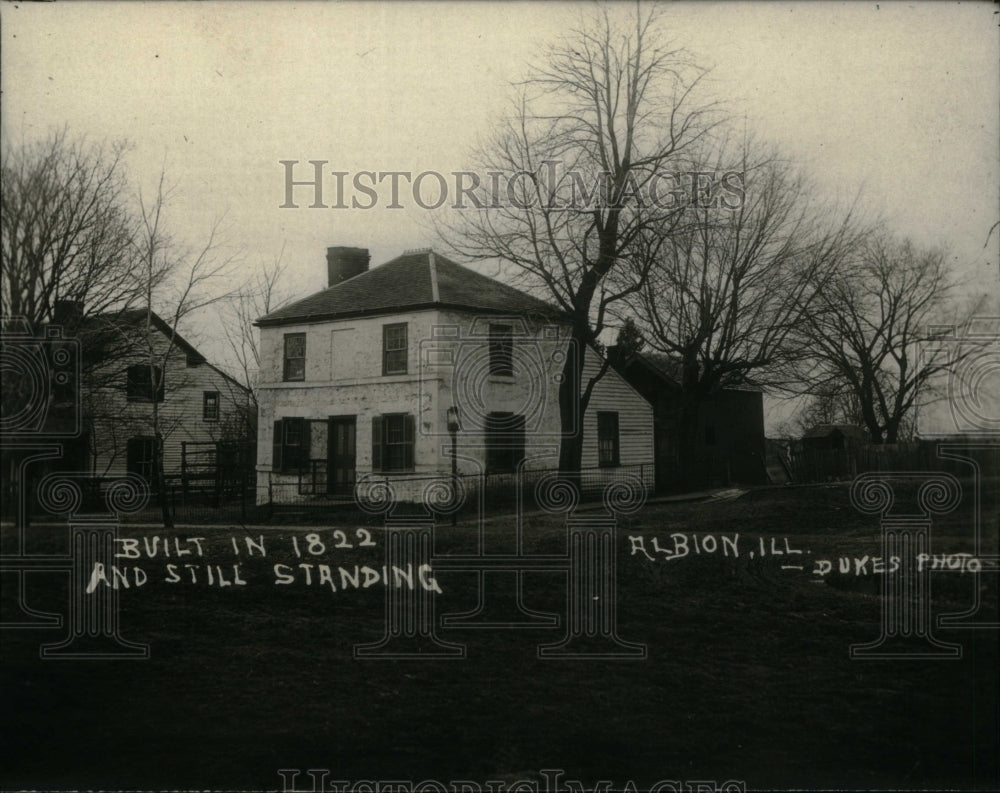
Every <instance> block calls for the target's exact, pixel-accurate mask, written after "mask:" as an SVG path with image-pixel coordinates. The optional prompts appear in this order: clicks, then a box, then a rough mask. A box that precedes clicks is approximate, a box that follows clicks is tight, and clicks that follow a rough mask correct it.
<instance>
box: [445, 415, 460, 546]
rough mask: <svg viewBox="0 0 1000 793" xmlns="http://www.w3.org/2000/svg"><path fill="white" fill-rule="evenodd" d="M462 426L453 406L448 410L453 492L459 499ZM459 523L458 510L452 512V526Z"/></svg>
mask: <svg viewBox="0 0 1000 793" xmlns="http://www.w3.org/2000/svg"><path fill="white" fill-rule="evenodd" d="M460 427H461V424H460V423H459V420H458V408H457V407H455V406H454V405H452V406H451V407H450V408H448V432H449V433H451V492H452V494H453V497H454V498H455V499H456V500H457V499H458V451H457V447H458V430H459V429H460ZM457 523H458V510H452V513H451V525H452V526H455V525H457Z"/></svg>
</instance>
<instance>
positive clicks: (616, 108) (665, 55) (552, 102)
mask: <svg viewBox="0 0 1000 793" xmlns="http://www.w3.org/2000/svg"><path fill="white" fill-rule="evenodd" d="M614 13H615V14H616V15H617V13H618V9H614ZM624 16H625V15H624V14H623V17H624ZM627 17H628V19H627V21H625V22H624V23H621V24H619V22H618V21H616V19H617V17H616V18H615V19H613V18H612V13H611V12H609V11H608V10H607V9H606V8H605V10H604V11H603V13H602V14H599V15H597V16H596V17H595V18H594V19H592V20H591V21H590V22H589V23H588V24H585V25H584V26H582V27H580V28H578V29H575V30H573V31H571V32H570V33H569V34H568V36H567V37H566V38H565V40H564V41H562V42H561V43H558V44H556V45H554V46H553V47H552V48H551V49H550V51H549V53H548V56H547V58H546V59H545V62H544V63H543V64H542V65H541V66H539V67H537V68H535V69H534V70H533V72H532V74H531V76H530V77H529V79H527V80H526V81H525V82H524V83H522V84H521V86H520V88H521V93H520V97H519V102H518V104H517V108H516V112H515V114H514V117H513V118H511V119H508V120H507V121H506V122H505V123H503V124H502V125H501V127H500V129H499V130H498V132H497V133H496V135H495V136H494V138H493V140H492V141H491V142H490V143H488V144H487V145H485V146H484V147H482V148H481V151H480V152H479V154H478V159H479V162H478V163H477V170H478V171H479V172H490V173H495V174H500V175H503V176H505V177H506V178H507V180H508V181H507V182H506V184H507V192H506V195H494V196H492V197H490V198H488V200H487V203H486V204H485V205H484V206H481V207H479V208H477V209H475V210H471V211H467V212H455V213H452V214H451V218H450V220H449V222H450V223H451V224H452V225H451V226H450V227H449V228H447V229H445V230H444V231H443V232H442V234H443V236H444V237H445V240H446V241H447V242H448V244H449V245H450V246H451V247H452V248H453V249H454V250H455V251H456V252H458V253H459V254H461V255H463V256H466V257H469V258H472V259H496V258H499V259H501V260H503V261H505V262H507V263H509V264H510V265H511V266H512V267H513V270H514V278H515V280H516V281H518V282H519V283H520V284H521V285H522V286H525V287H526V288H528V289H529V290H531V291H534V292H536V293H537V294H540V295H542V296H544V297H546V298H547V299H549V300H550V301H551V302H553V303H555V305H556V306H558V308H559V309H561V311H562V312H564V314H565V315H566V316H567V317H568V318H569V320H570V323H571V328H570V337H571V345H572V346H573V348H575V349H576V350H577V351H578V352H579V355H572V354H571V355H568V356H567V357H566V362H565V365H564V368H563V372H562V379H561V381H560V387H559V408H560V416H561V429H562V443H561V445H560V454H559V466H560V469H561V470H563V471H566V472H574V471H578V470H579V469H580V464H581V456H582V425H581V423H580V422H579V421H577V417H579V416H582V415H583V413H584V412H585V410H586V408H587V404H588V402H589V399H590V395H591V393H592V390H593V388H594V385H595V383H596V382H597V380H598V379H599V377H600V376H602V375H603V374H604V372H605V371H606V370H607V362H605V365H604V366H603V367H602V368H601V369H600V371H599V372H598V374H597V376H595V377H593V378H590V379H589V380H588V382H586V383H584V382H583V371H582V358H583V354H584V351H585V349H586V348H587V346H588V345H592V344H595V343H596V342H597V341H598V337H599V336H600V334H601V332H602V331H603V330H604V329H605V327H606V322H607V320H608V311H609V308H610V307H611V306H612V305H613V303H614V302H615V301H616V300H619V299H621V298H622V297H624V296H625V294H627V293H628V292H629V291H631V290H632V289H633V288H634V287H633V286H627V287H626V288H625V290H624V293H623V292H621V291H618V290H615V289H608V288H606V279H607V277H608V274H609V273H611V272H612V271H613V270H614V269H615V268H616V267H617V266H620V262H621V260H622V258H623V257H624V256H625V255H626V254H627V251H628V250H629V248H630V246H631V245H632V244H633V242H634V241H635V239H636V238H637V237H638V236H639V235H640V234H641V233H642V232H643V231H644V230H645V229H648V228H650V227H652V226H660V227H662V226H663V225H664V224H667V223H669V222H670V218H671V217H674V216H676V215H677V214H678V208H677V206H675V205H674V203H673V200H674V199H671V200H670V201H644V200H642V195H647V196H648V195H649V193H650V192H657V190H658V191H659V192H662V193H663V195H664V197H666V196H667V194H668V191H669V187H668V186H665V184H664V183H665V182H669V179H666V178H665V177H670V176H671V175H672V174H673V172H674V170H675V169H676V168H677V166H678V161H679V158H680V157H682V156H683V155H684V153H685V152H686V151H687V150H688V149H690V148H691V147H693V145H694V144H695V143H696V142H697V141H698V140H699V139H700V138H702V137H703V136H705V135H706V134H708V133H709V131H710V130H711V129H712V128H713V126H714V125H715V124H716V123H717V121H718V116H717V113H716V108H715V106H714V104H712V103H709V102H702V103H696V101H695V94H696V89H697V88H698V87H699V85H700V84H701V82H702V80H703V77H704V76H705V74H706V72H705V70H704V69H702V68H700V67H699V66H698V65H697V64H696V63H695V62H694V61H693V59H692V58H691V56H690V55H689V54H688V53H687V52H685V51H684V50H683V49H679V48H675V47H672V46H670V45H669V44H668V43H666V42H665V41H664V39H663V37H662V35H661V32H660V27H659V22H660V20H659V12H658V11H657V10H655V9H654V10H649V11H647V10H644V9H640V8H638V7H637V8H636V9H634V10H631V11H629V12H628V14H627ZM495 199H500V200H495Z"/></svg>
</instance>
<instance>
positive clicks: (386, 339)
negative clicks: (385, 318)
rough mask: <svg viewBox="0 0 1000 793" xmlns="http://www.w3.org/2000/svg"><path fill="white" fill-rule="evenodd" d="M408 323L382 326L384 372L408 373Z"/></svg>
mask: <svg viewBox="0 0 1000 793" xmlns="http://www.w3.org/2000/svg"><path fill="white" fill-rule="evenodd" d="M406 353H407V345H406V323H405V322H404V323H400V324H396V325H383V326H382V374H406V364H407V355H406Z"/></svg>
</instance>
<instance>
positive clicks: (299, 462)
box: [292, 419, 311, 472]
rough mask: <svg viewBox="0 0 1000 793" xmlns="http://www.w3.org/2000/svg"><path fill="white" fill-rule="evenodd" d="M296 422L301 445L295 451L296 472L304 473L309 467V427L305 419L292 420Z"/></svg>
mask: <svg viewBox="0 0 1000 793" xmlns="http://www.w3.org/2000/svg"><path fill="white" fill-rule="evenodd" d="M292 421H294V422H295V429H296V430H297V432H296V436H297V437H298V439H299V445H298V447H297V448H296V449H295V452H294V455H295V459H294V461H293V462H294V463H295V470H296V471H299V472H301V471H304V470H305V469H307V468H308V467H309V444H310V440H311V439H310V437H309V425H308V424H307V423H306V420H305V419H292Z"/></svg>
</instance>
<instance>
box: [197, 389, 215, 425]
mask: <svg viewBox="0 0 1000 793" xmlns="http://www.w3.org/2000/svg"><path fill="white" fill-rule="evenodd" d="M201 418H202V420H203V421H218V420H219V392H218V391H203V392H202V394H201Z"/></svg>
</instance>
